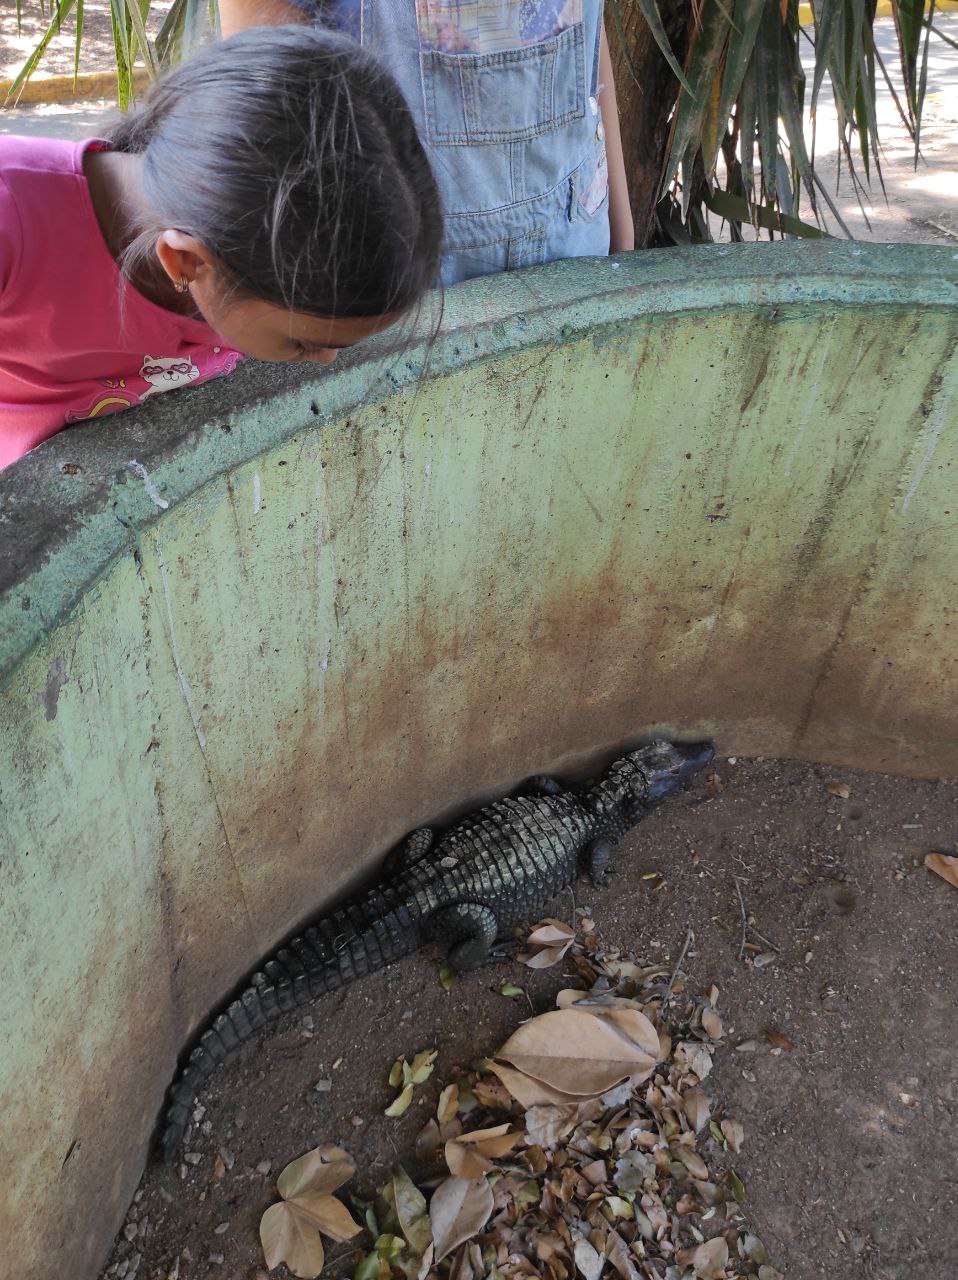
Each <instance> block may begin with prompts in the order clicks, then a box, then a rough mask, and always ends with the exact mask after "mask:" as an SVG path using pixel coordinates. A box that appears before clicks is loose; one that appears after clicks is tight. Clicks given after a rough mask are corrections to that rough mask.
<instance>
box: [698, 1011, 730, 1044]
mask: <svg viewBox="0 0 958 1280" xmlns="http://www.w3.org/2000/svg"><path fill="white" fill-rule="evenodd" d="M702 1026H703V1027H704V1029H705V1033H706V1035H707V1036H708V1037H709V1038H710V1039H711V1040H721V1038H722V1036H724V1035H725V1029H724V1028H723V1026H722V1019H721V1018H720V1017H719V1016H718V1014H717V1013H716V1012H715V1010H714V1009H703V1010H702Z"/></svg>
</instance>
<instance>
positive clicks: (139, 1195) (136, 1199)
mask: <svg viewBox="0 0 958 1280" xmlns="http://www.w3.org/2000/svg"><path fill="white" fill-rule="evenodd" d="M142 1199H143V1188H142V1187H141V1188H140V1190H139V1191H138V1192H137V1193H136V1195H135V1196H134V1197H133V1203H134V1204H139V1203H140V1201H141V1200H142Z"/></svg>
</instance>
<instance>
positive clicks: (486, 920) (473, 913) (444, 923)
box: [428, 902, 499, 971]
mask: <svg viewBox="0 0 958 1280" xmlns="http://www.w3.org/2000/svg"><path fill="white" fill-rule="evenodd" d="M498 933H499V922H498V920H497V919H496V913H495V912H494V911H493V909H492V908H491V907H487V906H484V905H483V904H482V903H481V902H457V903H456V904H455V906H452V907H440V908H439V910H438V911H437V912H436V913H435V914H434V915H433V916H431V917H430V920H429V926H428V936H429V938H430V939H431V940H432V941H434V942H445V943H448V944H449V952H448V956H447V958H448V960H449V963H450V964H451V965H452V966H453V968H455V969H458V970H460V971H462V970H465V969H478V968H479V966H480V965H482V964H485V963H486V961H487V960H489V959H491V958H493V957H492V956H491V954H490V953H491V949H492V945H493V943H494V942H495V940H496V937H497V935H498Z"/></svg>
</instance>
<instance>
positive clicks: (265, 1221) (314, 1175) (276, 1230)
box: [259, 1147, 362, 1280]
mask: <svg viewBox="0 0 958 1280" xmlns="http://www.w3.org/2000/svg"><path fill="white" fill-rule="evenodd" d="M324 1157H328V1158H324ZM353 1172H354V1170H353V1164H352V1161H351V1160H350V1159H349V1157H348V1156H347V1154H346V1152H345V1151H343V1150H342V1149H341V1148H338V1147H316V1148H315V1149H314V1150H313V1151H309V1152H307V1153H306V1155H304V1156H300V1158H299V1159H298V1160H294V1161H293V1162H292V1163H291V1164H288V1165H287V1166H286V1168H285V1169H284V1170H283V1172H282V1173H281V1174H280V1176H279V1179H278V1180H277V1183H276V1189H277V1190H278V1191H279V1194H280V1195H281V1196H282V1197H283V1201H282V1203H281V1204H274V1205H270V1207H269V1208H268V1209H267V1210H266V1212H265V1213H264V1214H263V1217H262V1219H261V1220H260V1224H259V1235H260V1241H261V1242H262V1245H263V1254H264V1256H265V1259H266V1265H267V1267H268V1268H269V1270H270V1271H272V1269H273V1268H274V1267H276V1266H278V1265H279V1264H280V1263H281V1262H285V1263H286V1265H287V1267H289V1269H290V1271H292V1273H293V1275H295V1276H300V1277H302V1278H303V1280H313V1277H315V1276H318V1275H319V1273H320V1272H321V1271H322V1269H323V1261H324V1254H323V1245H322V1241H321V1240H320V1238H319V1233H320V1231H322V1232H323V1234H324V1235H327V1236H329V1237H330V1238H331V1239H333V1240H337V1241H342V1240H350V1239H351V1238H352V1237H353V1236H354V1235H356V1234H357V1233H358V1232H359V1231H361V1230H362V1228H361V1227H360V1226H358V1225H357V1224H356V1223H355V1222H354V1221H353V1219H352V1217H351V1216H350V1214H349V1212H348V1210H347V1209H346V1206H345V1205H344V1204H342V1203H341V1201H339V1200H337V1199H336V1198H335V1196H333V1195H332V1192H333V1191H335V1190H336V1188H337V1187H341V1186H342V1185H343V1183H344V1182H348V1181H349V1179H350V1178H351V1177H352V1176H353Z"/></svg>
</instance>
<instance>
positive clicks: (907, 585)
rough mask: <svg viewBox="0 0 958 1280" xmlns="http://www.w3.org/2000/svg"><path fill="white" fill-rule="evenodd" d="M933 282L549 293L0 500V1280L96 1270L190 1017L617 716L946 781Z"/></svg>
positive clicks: (591, 280)
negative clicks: (345, 900) (408, 841)
mask: <svg viewBox="0 0 958 1280" xmlns="http://www.w3.org/2000/svg"><path fill="white" fill-rule="evenodd" d="M956 268H958V263H956V261H955V255H954V254H953V253H952V252H951V251H950V250H948V249H932V248H925V249H916V248H909V247H895V248H891V247H888V246H849V245H840V244H816V245H806V246H801V247H795V246H792V245H785V246H765V247H759V246H754V247H735V248H714V247H713V248H709V249H698V250H692V251H689V252H684V253H662V254H636V255H630V256H629V257H627V258H623V259H620V260H602V261H589V262H577V263H561V264H555V265H553V266H551V267H547V268H543V269H541V270H536V271H532V272H522V273H518V274H516V275H514V276H510V277H501V278H498V279H494V280H491V281H484V282H476V283H474V284H471V285H468V286H466V287H464V288H461V289H458V290H454V291H453V292H452V293H451V294H450V296H449V297H448V298H447V300H446V317H445V321H444V328H443V331H442V333H441V334H440V336H439V337H438V339H437V341H436V342H435V344H434V345H433V346H432V348H431V350H429V352H428V368H427V369H426V370H425V372H424V370H423V363H424V361H426V359H427V353H426V352H425V350H424V347H423V346H413V347H411V348H409V349H408V350H406V351H404V352H403V353H402V354H400V355H396V354H395V353H392V354H390V353H389V352H388V350H387V349H386V348H385V346H382V345H381V346H380V347H378V348H376V347H371V348H369V349H367V350H365V351H359V352H356V353H355V354H354V355H353V356H352V357H350V358H349V359H348V360H345V361H343V362H342V364H341V365H337V366H335V367H334V368H333V369H332V370H331V371H329V372H328V373H327V372H321V371H319V370H316V369H301V368H300V369H297V368H277V369H272V370H270V369H264V368H262V367H260V368H249V369H245V370H240V371H239V372H238V373H237V374H236V375H234V377H233V378H231V379H229V380H228V381H226V382H223V383H219V384H216V385H210V386H207V387H203V388H198V389H197V390H195V391H193V392H189V391H187V392H178V393H174V394H172V395H170V396H168V397H161V398H158V400H157V401H156V402H154V403H153V404H151V405H149V406H147V407H145V408H144V409H143V410H141V411H138V412H137V413H135V414H131V415H127V416H124V417H123V418H122V419H117V420H115V421H113V422H110V423H100V424H94V425H91V426H90V427H85V428H77V429H72V430H70V431H67V432H65V433H63V434H62V435H60V436H58V437H57V438H55V439H54V440H52V441H50V442H48V443H47V444H46V445H44V446H43V447H42V448H41V449H40V450H38V451H37V452H36V453H35V454H33V455H31V456H30V457H29V458H27V459H25V460H23V461H22V462H20V463H18V464H17V465H15V466H14V467H13V468H11V469H10V470H9V471H7V472H4V473H3V475H2V477H0V538H2V547H0V587H2V589H3V596H2V600H0V801H2V811H0V812H2V818H0V821H2V832H0V852H2V865H0V970H2V972H3V975H4V980H3V982H2V984H0V1031H2V1034H0V1096H2V1100H3V1102H2V1111H0V1150H2V1153H3V1167H4V1170H5V1182H6V1185H5V1194H4V1196H3V1198H2V1209H0V1218H2V1220H0V1238H2V1239H3V1240H4V1242H5V1244H4V1256H5V1263H6V1266H7V1268H8V1269H9V1274H10V1275H11V1276H13V1275H15V1276H17V1277H18V1280H34V1278H39V1277H41V1276H43V1277H45V1276H48V1275H54V1274H64V1275H65V1274H69V1275H71V1277H73V1278H74V1280H86V1278H87V1277H91V1276H93V1275H95V1274H96V1271H97V1267H98V1266H99V1264H100V1263H101V1261H102V1259H103V1257H104V1254H105V1251H106V1249H107V1247H108V1245H109V1242H110V1240H111V1238H112V1234H113V1232H114V1230H115V1229H116V1226H117V1224H118V1223H119V1221H120V1220H121V1217H122V1214H123V1212H124V1211H125V1208H126V1206H127V1204H128V1202H129V1198H130V1196H131V1194H132V1191H133V1189H134V1187H135V1184H136V1181H137V1178H138V1177H139V1174H140V1172H141V1170H142V1167H143V1164H144V1161H145V1159H146V1158H147V1154H148V1147H149V1143H150V1139H151V1134H152V1132H153V1129H154V1125H155V1122H156V1119H157V1116H158V1112H159V1109H160V1106H161V1102H162V1098H163V1094H164V1091H165V1089H166V1087H167V1085H168V1083H169V1081H170V1079H171V1077H172V1075H173V1072H174V1067H175V1063H176V1060H177V1055H178V1053H179V1052H180V1051H181V1049H182V1048H183V1046H184V1045H185V1044H186V1043H187V1042H188V1040H189V1037H190V1035H191V1033H192V1032H193V1031H194V1030H195V1028H196V1026H197V1024H198V1022H199V1021H200V1020H201V1019H202V1018H203V1017H204V1016H205V1015H206V1013H207V1012H208V1011H209V1010H210V1008H211V1007H212V1006H213V1005H214V1004H216V1003H217V1002H218V1001H219V1000H220V999H221V998H222V997H223V996H224V994H225V993H226V992H227V991H229V989H231V988H232V987H233V986H234V985H235V984H236V983H237V982H238V981H239V980H240V979H241V978H242V977H243V976H244V975H245V974H246V973H248V972H249V970H250V969H251V967H252V966H253V965H254V964H255V963H256V961H257V960H258V958H259V957H261V955H262V954H263V953H264V952H265V951H266V950H267V949H268V948H269V947H271V946H272V945H273V944H275V943H276V941H277V940H278V939H279V938H281V937H282V936H283V935H284V934H287V933H288V932H289V931H290V930H291V929H293V928H294V926H296V925H297V924H298V923H299V922H300V921H301V920H302V919H303V918H304V916H305V915H306V914H308V913H309V912H311V911H313V910H315V909H316V908H317V907H319V906H321V905H322V904H324V903H326V902H328V900H329V899H330V898H332V897H334V896H335V895H337V894H339V893H341V892H342V891H343V890H344V889H345V888H346V887H348V886H349V885H351V884H352V883H353V882H354V881H355V880H356V879H357V877H360V876H362V875H364V874H369V873H371V872H373V871H374V869H375V867H376V865H377V863H378V860H379V859H380V858H381V856H382V854H383V853H384V852H385V851H386V849H387V848H388V847H389V846H390V845H391V844H392V843H393V842H394V841H395V840H396V839H397V838H398V837H399V836H401V835H402V833H403V832H405V831H406V830H408V829H409V828H411V827H413V826H414V825H416V824H417V823H420V822H423V821H426V820H429V819H434V818H436V817H437V816H440V815H442V814H444V813H446V814H447V813H449V812H450V811H451V810H453V809H456V808H462V807H464V806H466V805H468V804H470V803H472V802H474V801H475V800H477V799H479V798H482V797H487V796H489V795H491V794H493V793H496V792H499V791H501V790H503V789H505V788H507V787H508V786H510V785H511V784H513V783H514V782H515V781H517V780H518V779H520V778H521V777H523V776H524V775H527V774H529V773H532V772H535V771H538V770H540V769H546V768H548V769H554V770H557V771H559V772H561V771H562V770H563V769H578V768H580V767H583V766H585V765H586V764H588V763H591V762H593V761H594V760H595V759H596V758H597V757H598V756H599V755H601V754H603V753H605V752H608V751H611V750H613V749H614V748H616V747H618V746H620V745H621V744H624V743H626V742H632V741H634V740H635V739H636V738H638V737H639V736H640V735H643V734H646V733H648V732H649V731H650V730H652V729H653V728H658V729H663V730H667V731H669V732H675V733H681V734H689V735H695V736H698V735H700V734H710V735H714V737H715V738H716V740H717V742H718V745H719V749H720V750H722V751H724V752H738V753H742V754H748V753H759V754H765V755H772V754H776V755H782V756H799V757H805V758H812V759H818V760H822V761H831V762H834V763H836V764H854V765H859V766H863V767H867V768H873V769H884V770H890V771H895V772H903V773H913V774H919V775H923V774H936V775H937V774H948V775H955V774H958V734H956V719H955V706H956V705H958V642H956V625H958V616H956V602H958V593H956V575H958V511H956V508H955V503H956V500H958V498H956V478H958V441H956V431H955V409H954V405H955V390H956V382H958V357H956V346H958V343H956V338H958V307H956V293H958V290H956V287H955V286H956V281H958V269H956ZM54 1209H55V1211H53V1210H54Z"/></svg>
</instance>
